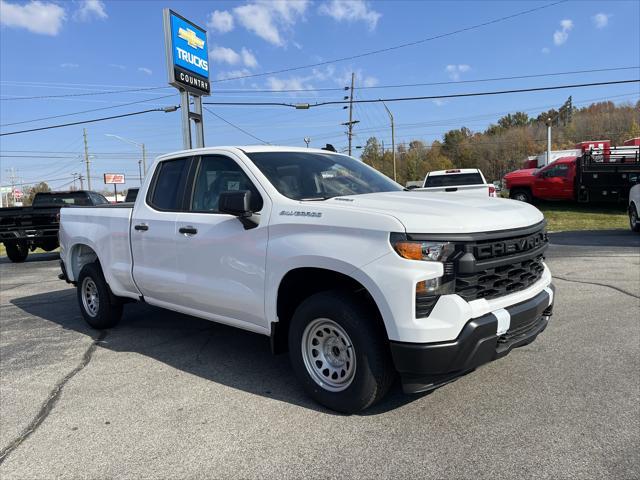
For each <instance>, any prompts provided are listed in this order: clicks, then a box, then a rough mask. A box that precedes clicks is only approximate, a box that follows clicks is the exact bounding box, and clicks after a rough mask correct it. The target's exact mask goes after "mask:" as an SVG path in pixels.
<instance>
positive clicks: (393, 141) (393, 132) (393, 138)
mask: <svg viewBox="0 0 640 480" xmlns="http://www.w3.org/2000/svg"><path fill="white" fill-rule="evenodd" d="M380 101H381V102H382V100H380ZM382 105H383V106H384V109H385V110H386V111H387V113H388V114H389V119H390V120H391V150H392V157H393V181H394V182H395V181H396V176H397V174H396V129H395V124H394V122H393V114H392V113H391V110H389V107H387V104H386V103H384V102H382Z"/></svg>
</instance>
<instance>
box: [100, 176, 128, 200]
mask: <svg viewBox="0 0 640 480" xmlns="http://www.w3.org/2000/svg"><path fill="white" fill-rule="evenodd" d="M124 183H125V180H124V173H105V174H104V184H105V185H109V184H113V195H114V198H115V203H118V185H123V184H124Z"/></svg>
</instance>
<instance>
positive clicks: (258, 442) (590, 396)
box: [0, 231, 640, 480]
mask: <svg viewBox="0 0 640 480" xmlns="http://www.w3.org/2000/svg"><path fill="white" fill-rule="evenodd" d="M551 237H552V246H551V247H550V249H549V252H548V264H549V265H550V267H551V269H552V272H553V274H554V276H555V278H556V280H555V283H556V287H557V293H556V295H557V297H556V307H555V314H554V317H553V318H552V321H551V324H550V326H549V328H548V329H547V330H546V331H545V332H544V333H543V334H542V335H541V336H540V337H539V338H538V339H537V340H536V341H535V342H534V343H533V344H531V345H529V346H527V347H523V348H520V349H517V350H515V351H513V352H512V353H511V354H510V355H508V356H507V357H505V358H503V359H501V360H499V361H497V362H493V363H492V364H489V365H487V366H485V367H482V368H480V369H478V370H477V371H475V372H473V373H471V374H470V375H467V376H465V377H463V378H461V379H459V380H458V381H456V382H454V383H451V384H449V385H446V386H445V387H442V388H440V389H438V390H436V391H435V392H433V393H431V394H428V395H420V396H405V395H403V394H402V393H401V391H400V389H399V387H398V386H396V387H395V388H394V390H393V391H392V392H391V394H390V395H389V396H388V397H387V399H386V400H385V401H384V402H383V403H382V404H380V405H378V406H376V407H374V408H373V409H371V410H368V411H366V412H365V413H364V414H362V415H352V416H343V415H337V414H335V413H333V412H330V411H328V410H325V409H323V408H322V407H319V406H318V405H316V404H315V403H313V402H311V401H310V400H309V399H307V398H306V397H305V396H304V394H303V392H302V390H301V388H300V387H299V386H298V384H297V383H296V381H295V380H294V378H293V376H292V372H291V369H290V367H289V363H288V359H287V357H286V356H278V357H273V356H272V355H271V354H270V352H269V345H268V339H267V338H266V337H261V336H258V335H254V334H251V333H246V332H243V331H240V330H236V329H233V328H230V327H225V326H221V325H216V324H213V323H210V322H207V321H204V320H199V319H196V318H192V317H187V316H184V315H179V314H174V313H171V312H168V311H163V310H160V309H156V308H152V307H149V306H145V305H127V306H126V307H125V315H124V318H123V321H122V322H121V324H120V325H119V326H118V327H117V328H115V329H112V330H109V331H107V332H106V333H98V332H96V331H92V330H91V329H89V328H88V327H87V326H86V325H85V324H84V322H83V321H82V319H81V316H80V312H79V310H78V307H77V304H76V298H75V290H74V289H73V288H72V287H70V286H67V285H66V284H65V283H64V282H62V281H59V280H57V274H58V273H59V270H58V260H57V257H56V255H52V254H41V255H32V256H31V257H30V258H29V260H28V261H27V262H26V263H24V264H11V263H9V262H8V261H7V259H6V258H2V259H1V260H0V275H1V277H0V278H1V293H0V312H1V320H0V321H1V323H0V327H1V328H0V348H1V351H0V355H1V356H0V375H1V376H0V399H1V401H0V414H1V417H0V427H1V428H0V461H2V464H1V465H0V476H1V477H2V478H3V479H6V480H8V479H13V478H19V479H25V478H27V479H31V478H110V477H123V478H124V477H128V478H185V477H189V478H303V477H304V478H352V477H353V478H356V477H358V478H374V477H376V478H377V477H436V478H507V477H515V478H522V477H535V478H638V477H640V235H634V234H632V233H630V232H627V231H609V232H579V233H559V234H552V235H551Z"/></svg>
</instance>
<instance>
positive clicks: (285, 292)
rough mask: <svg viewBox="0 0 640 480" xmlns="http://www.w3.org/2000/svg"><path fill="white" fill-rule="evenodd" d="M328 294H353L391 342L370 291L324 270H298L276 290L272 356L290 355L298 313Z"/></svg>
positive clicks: (348, 277)
mask: <svg viewBox="0 0 640 480" xmlns="http://www.w3.org/2000/svg"><path fill="white" fill-rule="evenodd" d="M329 290H343V291H347V292H350V293H351V294H353V295H354V296H356V297H358V298H359V299H360V300H361V301H363V302H364V303H365V304H366V305H367V307H368V308H369V309H370V311H371V312H372V321H373V322H376V325H377V326H378V327H380V328H381V329H382V331H383V332H384V334H385V335H386V336H387V338H388V333H387V329H386V326H385V322H384V317H383V313H382V312H383V310H384V308H380V305H379V304H378V301H376V298H374V295H373V294H372V293H371V291H370V290H369V289H368V288H367V287H366V286H365V285H364V284H363V282H361V281H360V280H358V279H356V278H354V276H352V275H350V274H348V273H345V272H341V271H338V270H335V269H330V268H325V267H306V266H305V267H297V268H293V269H291V270H289V271H288V272H286V273H285V274H284V275H283V277H282V278H281V280H280V282H279V283H278V288H277V290H276V304H275V312H274V313H275V319H272V321H271V348H272V351H273V353H283V352H285V351H287V341H288V332H289V325H290V322H291V318H292V316H293V313H294V312H295V309H296V308H297V306H298V305H300V303H301V302H302V301H304V300H305V299H306V298H309V297H310V296H311V295H313V294H315V293H319V292H323V291H329Z"/></svg>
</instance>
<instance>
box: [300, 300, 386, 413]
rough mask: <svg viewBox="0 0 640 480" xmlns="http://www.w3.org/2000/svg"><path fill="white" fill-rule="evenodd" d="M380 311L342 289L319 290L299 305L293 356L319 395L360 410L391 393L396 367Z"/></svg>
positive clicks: (309, 388) (343, 408)
mask: <svg viewBox="0 0 640 480" xmlns="http://www.w3.org/2000/svg"><path fill="white" fill-rule="evenodd" d="M375 315H377V313H375V312H372V311H371V309H370V308H367V307H366V305H363V304H361V303H360V302H358V301H357V299H355V298H353V297H351V296H349V295H346V294H344V293H342V292H322V293H317V294H315V295H312V296H311V297H309V298H307V299H306V300H305V301H303V302H302V303H301V304H300V306H299V307H298V308H297V309H296V312H295V314H294V315H293V318H292V320H291V327H290V330H289V356H290V359H291V364H292V366H293V370H294V372H295V373H296V376H297V377H298V379H299V380H300V382H301V383H302V386H303V387H304V389H305V391H306V392H307V394H308V395H309V396H310V397H311V398H313V399H314V400H315V401H317V402H318V403H320V404H322V405H324V406H326V407H328V408H330V409H332V410H336V411H339V412H344V413H354V412H359V411H361V410H364V409H365V408H367V407H369V406H371V405H373V404H374V403H376V402H377V401H379V400H380V399H381V398H382V397H384V395H385V394H386V393H387V391H388V390H389V387H390V386H391V384H392V383H393V379H394V378H395V370H394V368H393V364H392V361H391V356H390V353H389V349H388V342H387V340H386V335H385V334H384V332H383V331H382V330H383V329H382V328H381V327H380V326H379V325H378V322H377V319H376V318H375Z"/></svg>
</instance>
